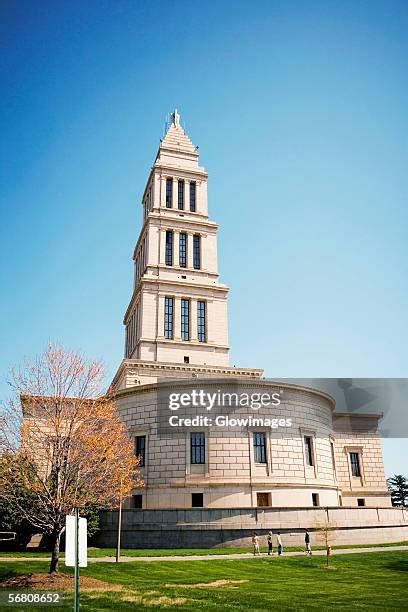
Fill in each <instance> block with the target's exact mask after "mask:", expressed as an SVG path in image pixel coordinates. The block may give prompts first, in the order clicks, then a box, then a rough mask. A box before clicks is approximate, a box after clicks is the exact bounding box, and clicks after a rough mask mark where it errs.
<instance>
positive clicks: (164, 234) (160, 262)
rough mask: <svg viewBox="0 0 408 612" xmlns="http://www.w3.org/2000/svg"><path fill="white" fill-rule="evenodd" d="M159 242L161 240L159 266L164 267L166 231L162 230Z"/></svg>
mask: <svg viewBox="0 0 408 612" xmlns="http://www.w3.org/2000/svg"><path fill="white" fill-rule="evenodd" d="M159 240H160V257H159V264H161V265H163V266H164V265H165V263H166V230H161V232H160V236H159Z"/></svg>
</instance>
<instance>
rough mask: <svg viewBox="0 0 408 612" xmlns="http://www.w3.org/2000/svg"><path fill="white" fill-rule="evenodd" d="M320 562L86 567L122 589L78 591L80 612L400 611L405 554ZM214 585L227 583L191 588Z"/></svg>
mask: <svg viewBox="0 0 408 612" xmlns="http://www.w3.org/2000/svg"><path fill="white" fill-rule="evenodd" d="M324 561H325V560H324V558H322V557H313V556H312V557H286V558H285V557H282V558H272V559H268V558H267V557H261V558H257V559H238V560H220V559H213V560H211V561H192V562H189V563H182V562H170V561H161V562H150V563H143V562H138V561H135V562H134V563H122V564H118V565H116V564H115V563H97V564H92V565H90V566H89V567H88V568H86V569H84V570H81V572H82V574H83V575H86V576H92V577H94V578H99V579H100V580H103V581H105V582H108V583H111V584H116V585H121V586H122V590H121V591H105V592H97V591H94V592H88V593H86V592H84V593H83V594H82V596H81V610H84V611H85V610H94V611H96V610H116V609H120V610H121V612H126V611H129V612H130V611H131V610H135V609H143V610H151V611H153V610H158V609H163V610H175V609H179V610H197V609H200V610H214V611H215V610H216V609H217V610H251V611H257V610H258V611H261V610H262V611H263V610H271V609H272V608H276V609H281V610H282V609H283V610H289V609H297V610H313V609H315V610H327V609H329V608H332V609H333V608H334V609H337V610H352V609H353V610H356V609H357V610H358V609H365V610H370V609H371V610H375V609H381V608H382V609H388V610H392V609H394V610H397V609H399V610H401V609H407V606H408V553H407V552H388V553H386V552H384V553H367V554H349V555H338V556H336V555H334V556H333V557H332V559H331V563H332V564H333V565H335V567H336V568H337V569H336V570H333V571H326V570H324V569H322V567H323V566H324ZM61 569H63V571H66V570H65V568H64V567H63V565H62V568H61ZM39 571H44V572H45V571H47V564H46V563H45V562H42V561H41V562H29V563H28V562H27V563H26V562H23V561H20V562H15V563H1V564H0V577H5V576H9V575H15V574H23V573H28V572H39ZM220 580H225V581H230V582H229V583H228V582H227V583H225V584H222V583H217V584H215V585H213V586H212V587H211V586H209V587H204V588H200V587H199V586H197V585H199V584H202V583H211V582H215V581H220ZM189 586H190V587H191V588H189ZM68 603H70V602H68ZM15 609H16V608H15ZM30 609H31V610H34V609H35V608H32V607H31V608H30ZM38 609H40V608H37V610H38ZM60 609H62V608H60ZM67 609H68V608H67Z"/></svg>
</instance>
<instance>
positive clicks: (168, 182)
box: [166, 178, 173, 208]
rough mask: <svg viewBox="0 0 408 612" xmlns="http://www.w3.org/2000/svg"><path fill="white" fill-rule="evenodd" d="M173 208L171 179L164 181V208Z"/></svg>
mask: <svg viewBox="0 0 408 612" xmlns="http://www.w3.org/2000/svg"><path fill="white" fill-rule="evenodd" d="M172 206H173V179H172V178H168V179H166V208H172Z"/></svg>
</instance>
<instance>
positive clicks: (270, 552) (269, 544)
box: [266, 531, 273, 556]
mask: <svg viewBox="0 0 408 612" xmlns="http://www.w3.org/2000/svg"><path fill="white" fill-rule="evenodd" d="M266 541H267V542H268V555H269V556H270V555H273V544H272V531H270V532H269V533H268V535H267V537H266Z"/></svg>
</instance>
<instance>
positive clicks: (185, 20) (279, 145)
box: [0, 0, 408, 473]
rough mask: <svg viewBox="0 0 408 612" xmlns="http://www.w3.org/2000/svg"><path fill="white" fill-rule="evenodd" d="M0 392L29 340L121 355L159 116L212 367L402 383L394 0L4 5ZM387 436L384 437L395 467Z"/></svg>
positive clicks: (405, 105) (407, 279) (405, 191)
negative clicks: (199, 178) (226, 333)
mask: <svg viewBox="0 0 408 612" xmlns="http://www.w3.org/2000/svg"><path fill="white" fill-rule="evenodd" d="M0 16H1V20H0V21H1V25H0V29H1V31H0V45H1V67H0V70H1V73H0V74H1V89H2V96H1V117H0V134H1V151H0V155H1V160H0V161H1V165H0V172H1V175H0V197H1V223H0V233H1V236H0V238H1V251H2V256H1V270H0V274H1V278H0V281H1V295H2V298H1V313H0V314H1V316H0V324H1V330H0V331H1V336H0V337H1V360H0V375H1V379H2V382H1V387H0V391H1V393H0V396H1V397H2V398H5V397H6V395H7V386H6V384H5V383H4V382H3V381H4V380H5V379H6V377H7V371H8V370H9V368H10V366H11V365H13V364H16V363H19V362H21V360H22V357H23V356H24V355H33V354H36V353H38V352H40V351H41V350H42V348H43V347H44V345H45V344H46V342H47V341H48V340H49V339H58V340H60V341H61V342H63V343H64V344H65V345H67V346H69V347H73V348H80V349H82V350H83V351H84V352H85V353H86V354H87V355H89V356H98V357H101V358H102V359H103V360H104V362H105V364H106V368H107V373H108V379H109V377H110V376H112V375H113V373H114V371H115V369H116V368H117V366H118V364H119V362H120V359H121V358H122V355H123V329H122V315H123V313H124V310H125V307H126V305H127V303H128V299H129V297H130V292H131V287H132V265H131V255H132V250H133V246H134V243H135V241H136V238H137V236H138V231H139V228H140V221H141V206H140V197H141V195H142V192H143V189H144V185H145V180H146V178H147V175H148V171H149V168H150V166H151V164H152V162H153V159H154V156H155V153H156V150H157V146H158V144H159V139H160V137H161V136H162V131H163V123H164V119H165V115H166V113H168V112H169V111H171V110H172V109H173V108H174V107H177V108H178V109H179V110H180V112H181V114H182V119H183V121H184V122H185V124H186V128H187V132H188V133H189V135H190V137H191V138H192V140H193V142H194V143H195V144H198V145H199V147H200V152H201V162H202V163H203V165H204V166H205V167H206V169H207V170H208V171H209V173H210V183H209V198H210V199H209V204H210V214H211V217H212V218H213V219H214V220H216V221H218V222H219V223H220V225H221V230H220V235H219V256H220V267H221V277H222V280H224V281H225V282H227V283H228V284H229V285H230V286H231V294H230V306H229V312H230V341H231V346H232V359H231V363H232V364H237V365H242V366H252V367H263V368H264V369H265V372H266V375H267V376H270V377H274V376H276V377H278V376H296V377H308V376H310V377H324V376H330V377H337V376H350V377H358V376H363V377H370V376H373V377H376V376H378V377H386V376H394V377H397V376H400V377H405V376H408V359H407V357H408V329H407V312H408V239H407V234H408V207H407V202H408V172H407V167H408V159H407V158H408V138H407V134H408V130H407V128H408V111H407V109H408V37H407V31H408V5H407V3H406V2H404V1H401V2H397V1H392V0H387V1H383V2H380V1H377V2H369V1H367V2H364V1H355V0H353V1H349V2H347V1H346V2H341V3H340V2H335V1H334V0H333V1H327V0H325V1H321V2H317V1H316V2H314V1H313V0H308V1H304V2H296V1H293V2H283V1H282V0H281V1H279V2H274V1H272V0H267V1H265V2H264V1H261V0H258V1H255V2H249V1H247V2H240V1H237V0H234V1H232V0H231V1H228V2H223V1H218V2H206V3H199V2H191V1H189V2H188V1H185V2H184V1H176V2H170V1H168V2H160V1H156V2H147V1H140V2H138V1H136V0H133V1H122V0H111V1H106V0H98V1H96V0H93V1H92V0H91V1H89V2H82V1H79V0H70V1H69V2H68V1H64V0H59V1H58V2H53V1H51V0H41V1H39V2H32V1H31V0H29V1H27V0H18V1H17V0H14V1H10V0H3V1H2V3H1V8H0ZM405 446H408V445H406V443H405V440H403V441H398V442H392V443H391V442H390V441H388V442H386V443H385V456H386V468H387V472H388V473H390V472H395V471H396V472H403V471H405V472H406V471H407V465H408V451H407V450H406V448H404V447H405Z"/></svg>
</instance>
